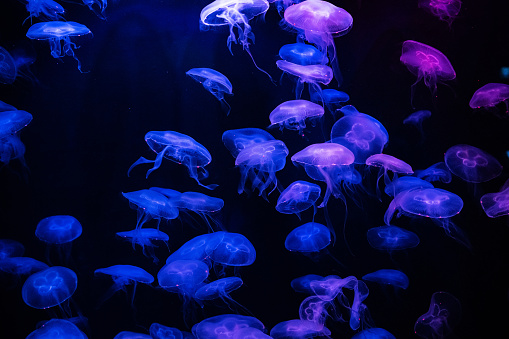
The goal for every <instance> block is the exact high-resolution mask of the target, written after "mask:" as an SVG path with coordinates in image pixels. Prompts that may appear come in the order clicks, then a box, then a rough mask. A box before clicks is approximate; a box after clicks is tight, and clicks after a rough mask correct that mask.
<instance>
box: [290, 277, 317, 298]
mask: <svg viewBox="0 0 509 339" xmlns="http://www.w3.org/2000/svg"><path fill="white" fill-rule="evenodd" d="M323 278H324V277H322V276H321V275H317V274H307V275H304V276H302V277H298V278H295V279H293V280H292V282H291V283H290V285H291V286H292V288H293V290H294V291H295V292H299V293H307V294H314V292H313V290H312V289H311V286H310V283H311V282H312V281H314V280H322V279H323Z"/></svg>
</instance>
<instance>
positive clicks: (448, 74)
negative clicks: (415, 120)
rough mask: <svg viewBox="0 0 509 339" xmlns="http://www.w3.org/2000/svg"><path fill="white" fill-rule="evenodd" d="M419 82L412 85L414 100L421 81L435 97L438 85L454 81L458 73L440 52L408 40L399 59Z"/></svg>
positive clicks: (404, 43)
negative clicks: (416, 86)
mask: <svg viewBox="0 0 509 339" xmlns="http://www.w3.org/2000/svg"><path fill="white" fill-rule="evenodd" d="M399 60H400V61H401V62H402V63H403V64H404V65H405V66H406V67H407V68H408V70H409V71H410V73H412V74H413V75H415V76H417V80H416V81H415V82H414V83H413V85H412V90H411V98H412V100H413V97H414V91H415V85H417V83H418V82H419V81H421V79H423V80H424V84H425V85H426V87H428V88H429V89H430V91H431V94H432V95H433V97H435V94H436V91H437V83H438V82H442V81H448V80H453V79H454V78H456V72H455V71H454V68H453V67H452V65H451V63H450V62H449V59H447V57H446V56H445V55H444V54H442V52H440V51H439V50H437V49H435V48H433V47H431V46H428V45H425V44H423V43H421V42H417V41H413V40H407V41H405V42H403V51H402V53H401V57H400V59H399Z"/></svg>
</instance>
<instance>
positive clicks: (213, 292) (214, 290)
mask: <svg viewBox="0 0 509 339" xmlns="http://www.w3.org/2000/svg"><path fill="white" fill-rule="evenodd" d="M240 286H242V279H240V278H238V277H228V278H222V279H218V280H215V281H213V282H211V283H208V284H206V285H204V286H202V287H200V288H199V289H198V290H197V291H196V293H195V295H194V296H195V298H197V299H200V300H212V299H217V298H225V297H228V294H229V293H230V292H232V291H234V290H236V289H238V288H240Z"/></svg>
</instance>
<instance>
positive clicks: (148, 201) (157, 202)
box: [122, 189, 179, 229]
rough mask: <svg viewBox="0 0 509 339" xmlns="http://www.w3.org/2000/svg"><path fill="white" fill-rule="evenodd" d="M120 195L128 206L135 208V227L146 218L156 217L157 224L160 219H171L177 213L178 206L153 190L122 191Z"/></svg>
mask: <svg viewBox="0 0 509 339" xmlns="http://www.w3.org/2000/svg"><path fill="white" fill-rule="evenodd" d="M122 195H123V196H124V197H125V198H126V199H127V200H129V204H130V206H131V207H132V208H134V209H136V210H137V214H138V220H137V222H136V228H137V229H139V228H141V227H142V226H143V224H144V223H145V222H147V221H148V220H151V219H156V220H157V225H158V226H159V222H160V221H161V219H166V220H172V219H175V218H177V217H178V215H179V210H178V208H177V207H175V206H174V204H172V203H171V201H170V200H169V199H168V198H167V197H165V196H164V195H163V194H161V193H158V192H156V191H154V190H147V189H144V190H139V191H133V192H127V193H122Z"/></svg>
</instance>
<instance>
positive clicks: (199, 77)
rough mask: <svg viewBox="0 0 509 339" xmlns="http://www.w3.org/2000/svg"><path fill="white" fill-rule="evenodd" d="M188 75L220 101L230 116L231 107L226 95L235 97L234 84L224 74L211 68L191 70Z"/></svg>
mask: <svg viewBox="0 0 509 339" xmlns="http://www.w3.org/2000/svg"><path fill="white" fill-rule="evenodd" d="M186 74H187V75H189V76H190V77H191V78H193V79H194V80H196V81H198V82H199V83H200V84H202V85H203V87H204V88H205V89H206V90H207V91H209V92H210V93H211V94H212V95H213V96H215V97H216V98H217V100H219V102H220V103H221V106H222V107H223V109H224V110H225V111H226V115H228V114H230V110H231V107H230V105H229V104H228V103H227V102H226V100H225V99H224V95H225V94H228V95H233V91H232V83H231V82H230V80H228V78H227V77H226V76H225V75H224V74H222V73H219V72H218V71H216V70H213V69H211V68H191V69H190V70H189V71H187V72H186Z"/></svg>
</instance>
